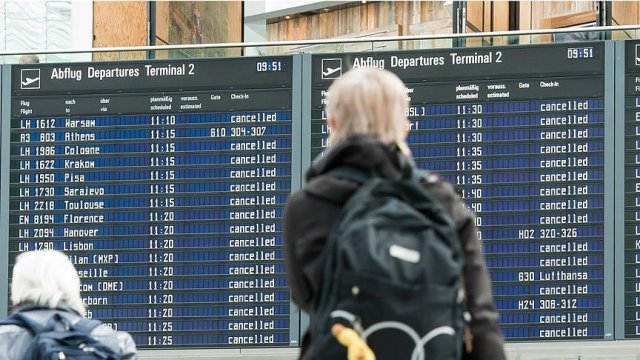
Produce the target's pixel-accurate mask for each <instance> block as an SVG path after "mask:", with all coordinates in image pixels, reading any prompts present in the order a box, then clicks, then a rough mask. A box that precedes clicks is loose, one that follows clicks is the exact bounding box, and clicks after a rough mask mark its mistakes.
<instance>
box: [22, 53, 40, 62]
mask: <svg viewBox="0 0 640 360" xmlns="http://www.w3.org/2000/svg"><path fill="white" fill-rule="evenodd" d="M39 63H40V58H39V57H38V55H36V54H28V55H20V57H19V58H18V64H39Z"/></svg>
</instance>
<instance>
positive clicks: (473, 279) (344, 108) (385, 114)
mask: <svg viewBox="0 0 640 360" xmlns="http://www.w3.org/2000/svg"><path fill="white" fill-rule="evenodd" d="M407 107H408V100H407V97H406V87H405V86H404V84H403V83H402V81H401V80H400V79H399V78H398V77H397V76H395V75H394V74H393V73H391V72H389V71H386V70H379V69H374V68H358V69H354V70H350V71H349V72H347V73H346V74H345V75H343V77H342V78H341V79H339V80H336V81H335V82H334V83H333V84H332V85H331V87H330V88H329V91H328V96H327V106H326V111H327V114H328V117H327V122H328V126H329V128H330V138H329V144H330V146H329V148H328V149H327V150H326V152H325V154H324V155H323V156H321V157H320V158H319V159H317V160H316V161H315V162H314V164H313V165H312V166H311V168H310V169H309V170H308V172H307V174H306V180H307V183H306V186H305V187H304V188H303V189H302V190H300V191H297V192H296V193H294V194H293V195H291V197H290V199H289V201H288V203H287V205H286V207H285V213H284V242H285V247H286V252H285V255H286V260H287V265H288V276H289V281H290V285H291V293H292V297H293V301H294V302H295V303H296V304H297V305H298V306H299V307H300V308H302V310H304V311H307V312H309V311H310V310H311V309H312V306H313V302H314V298H315V296H316V293H317V291H318V288H319V282H320V278H321V273H322V266H323V259H322V257H321V253H322V251H323V248H324V245H325V242H326V240H327V235H328V233H329V231H330V229H331V227H332V225H333V224H334V222H335V221H336V220H337V216H338V215H339V214H340V210H341V208H342V207H343V206H344V204H345V203H346V201H347V200H348V198H349V197H350V196H351V195H352V194H353V193H354V192H355V191H356V190H357V187H358V184H356V183H354V182H351V181H348V180H346V179H340V178H337V177H334V176H329V175H325V174H326V173H327V172H328V171H330V170H331V169H333V168H336V167H338V166H343V165H348V166H353V167H356V168H360V169H363V170H368V171H370V170H375V171H376V173H377V174H380V176H383V177H385V178H390V179H394V178H399V177H400V176H401V174H402V173H403V168H404V167H405V166H413V165H412V164H413V162H412V161H411V160H410V157H411V155H410V150H409V148H408V146H407V144H406V141H405V139H406V136H407V134H408V131H409V121H408V119H407V117H406V115H405V114H406V110H407ZM423 184H424V186H425V187H426V188H427V189H428V191H429V192H430V193H431V194H432V195H433V196H434V197H435V198H436V199H437V200H439V201H440V203H441V204H442V205H443V207H444V208H445V210H446V211H447V212H448V213H449V214H450V215H451V217H452V218H453V220H454V222H455V225H456V227H457V229H458V233H459V237H460V241H461V243H462V247H463V250H464V253H465V266H464V274H463V278H464V283H465V290H466V302H467V308H468V311H469V313H470V314H471V320H470V324H469V329H470V334H467V336H465V346H464V347H465V351H463V358H464V359H487V360H488V359H491V360H502V359H505V358H506V357H505V354H504V349H503V339H502V335H501V333H500V329H499V327H498V325H497V320H498V313H497V312H496V309H495V307H494V304H493V298H492V295H491V284H490V281H489V276H488V272H487V268H486V265H485V261H484V257H483V254H482V251H481V248H480V241H479V240H478V238H477V228H476V226H475V222H474V220H475V219H474V215H473V213H472V212H470V211H469V210H468V209H467V207H466V206H465V204H464V202H463V200H462V199H461V198H460V196H459V195H458V194H457V193H456V192H455V191H454V188H453V186H452V185H451V184H449V183H446V182H444V181H442V180H441V179H440V177H438V176H437V175H429V176H428V177H427V178H425V179H424V181H423ZM419 315H420V314H416V316H419ZM301 347H302V349H301V355H300V357H301V359H305V360H307V359H313V349H311V338H310V333H309V332H307V333H306V334H305V335H304V338H303V340H302V344H301Z"/></svg>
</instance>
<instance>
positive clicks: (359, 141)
mask: <svg viewBox="0 0 640 360" xmlns="http://www.w3.org/2000/svg"><path fill="white" fill-rule="evenodd" d="M412 165H413V161H412V160H411V159H410V158H408V157H406V156H405V155H403V154H402V153H401V152H400V150H399V149H398V147H397V146H396V145H388V144H384V143H382V142H380V141H379V140H377V139H375V138H372V137H370V136H364V135H360V136H354V137H351V138H348V139H346V140H344V141H343V142H341V143H339V144H337V145H336V146H334V147H331V148H329V149H327V150H326V151H325V154H324V155H323V156H321V157H319V158H317V159H316V160H315V161H314V163H313V165H312V166H311V168H310V169H309V170H308V171H307V176H306V179H307V186H306V187H305V191H306V192H307V193H308V194H310V195H312V196H315V197H320V198H323V199H325V200H329V201H332V202H335V203H339V204H341V203H344V202H345V201H346V200H347V199H348V198H349V197H350V196H351V194H353V192H354V191H355V190H356V189H357V188H358V184H356V183H354V182H351V181H348V180H344V179H340V178H337V177H333V176H323V175H324V174H326V173H328V172H329V171H331V170H332V169H335V168H337V167H340V166H352V167H355V168H358V169H360V170H363V171H365V172H369V173H372V174H376V175H377V176H380V177H384V178H388V179H397V178H399V177H400V176H402V174H403V173H404V172H405V171H410V169H411V168H412Z"/></svg>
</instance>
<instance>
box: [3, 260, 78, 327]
mask: <svg viewBox="0 0 640 360" xmlns="http://www.w3.org/2000/svg"><path fill="white" fill-rule="evenodd" d="M11 302H12V304H13V305H14V306H16V305H20V304H35V305H39V306H43V307H47V308H51V309H53V308H56V307H58V306H59V305H61V304H63V303H64V304H66V305H67V306H69V307H71V308H72V309H73V310H75V311H77V312H78V313H79V314H83V313H84V310H85V309H84V305H83V304H82V298H81V297H80V278H79V277H78V273H77V271H76V269H75V267H74V266H73V264H72V263H71V261H70V260H69V258H68V257H67V256H66V255H65V254H63V253H62V252H60V251H55V250H42V251H28V252H25V253H22V254H20V255H18V257H17V258H16V264H15V265H14V266H13V276H12V279H11Z"/></svg>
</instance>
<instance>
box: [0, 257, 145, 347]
mask: <svg viewBox="0 0 640 360" xmlns="http://www.w3.org/2000/svg"><path fill="white" fill-rule="evenodd" d="M11 303H12V314H14V313H22V314H25V315H27V316H28V317H29V319H31V320H35V321H36V322H38V323H40V324H41V325H43V326H44V325H45V324H46V323H47V322H48V321H49V319H51V318H52V317H53V316H54V315H56V314H59V315H60V316H61V317H62V318H64V319H66V320H68V321H69V323H71V324H75V323H77V322H78V321H79V320H80V319H81V318H82V314H84V312H85V308H84V305H83V303H82V298H81V297H80V278H79V277H78V273H77V271H76V269H75V267H74V266H73V264H72V263H71V261H70V260H69V258H67V256H65V255H64V254H63V253H62V252H59V251H55V250H44V251H29V252H25V253H22V254H20V255H19V256H18V257H17V259H16V264H15V265H14V267H13V277H12V279H11ZM90 336H91V337H92V338H94V339H96V340H98V341H99V342H100V343H102V344H104V345H107V346H109V347H110V348H113V349H115V351H119V352H120V354H119V355H120V357H121V358H122V359H137V355H136V345H135V343H134V341H133V339H132V338H131V335H129V334H128V333H126V332H116V331H113V330H111V329H110V328H108V327H106V326H102V325H99V326H97V327H96V328H94V329H93V330H92V331H91V333H90ZM33 339H34V337H33V335H32V334H31V332H30V331H29V330H28V329H26V328H24V327H21V326H17V325H0V359H3V360H21V359H23V357H24V354H25V352H26V351H27V348H28V347H29V346H30V345H31V343H32V340H33Z"/></svg>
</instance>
